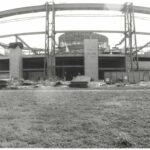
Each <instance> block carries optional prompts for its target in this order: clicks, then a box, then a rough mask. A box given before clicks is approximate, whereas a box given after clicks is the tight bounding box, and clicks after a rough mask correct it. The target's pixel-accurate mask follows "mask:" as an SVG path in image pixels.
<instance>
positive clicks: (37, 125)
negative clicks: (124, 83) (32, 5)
mask: <svg viewBox="0 0 150 150" xmlns="http://www.w3.org/2000/svg"><path fill="white" fill-rule="evenodd" d="M149 93H150V91H147V92H146V91H145V92H136V91H133V92H131V91H130V92H127V91H126V92H124V91H120V92H113V91H107V92H105V91H94V90H93V91H80V90H76V91H67V90H62V91H48V90H24V91H23V90H12V91H10V90H1V91H0V147H14V148H16V147H51V148H64V147H65V148H68V147H69V148H71V147H72V148H86V147H89V148H90V147H92V148H104V147H111V148H114V147H137V148H140V147H150V94H149Z"/></svg>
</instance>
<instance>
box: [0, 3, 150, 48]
mask: <svg viewBox="0 0 150 150" xmlns="http://www.w3.org/2000/svg"><path fill="white" fill-rule="evenodd" d="M49 2H51V1H49ZM54 2H55V3H114V4H124V3H125V2H133V4H134V5H136V6H145V7H150V1H149V0H128V1H127V0H82V1H81V0H54ZM45 3H46V0H0V11H3V10H8V9H13V8H18V7H26V6H33V5H43V4H45ZM62 13H63V14H67V15H70V14H78V13H80V14H94V15H95V14H99V15H100V16H101V17H81V16H80V17H73V18H72V17H62V16H61V15H62ZM112 15H114V16H116V17H112ZM119 15H122V14H121V13H120V12H108V11H107V12H105V11H98V12H97V11H92V12H91V11H89V12H87V11H82V12H73V11H69V12H61V13H60V12H57V13H56V30H103V29H104V30H122V31H123V30H124V20H123V17H119ZM44 16H45V13H36V14H27V15H18V16H14V17H7V18H4V19H0V35H4V34H13V33H22V32H34V31H44V30H45V18H44ZM102 16H103V17H102ZM105 16H107V17H105ZM28 17H33V18H34V19H32V20H25V19H24V20H23V21H17V22H9V20H10V19H16V18H19V19H20V18H28ZM37 17H39V18H38V19H37ZM138 17H139V18H138ZM143 17H146V19H145V20H143V19H142V18H143ZM6 21H7V23H6ZM135 21H136V30H137V31H143V32H146V31H147V32H150V28H149V27H150V16H148V15H144V16H143V15H137V18H136V20H135ZM8 22H9V23H8ZM103 35H106V36H108V38H109V44H110V46H111V47H113V46H114V45H115V44H117V43H119V42H120V40H121V39H122V38H123V35H122V34H103ZM58 36H59V35H57V36H56V40H57V41H58ZM21 38H22V39H23V40H24V41H25V42H27V43H28V44H29V45H30V46H31V47H41V48H44V36H41V35H39V36H37V35H36V36H22V37H21ZM14 41H15V38H4V39H0V42H5V43H7V44H8V43H10V42H14ZM137 41H138V46H141V45H143V44H145V43H147V42H148V41H150V37H149V36H137Z"/></svg>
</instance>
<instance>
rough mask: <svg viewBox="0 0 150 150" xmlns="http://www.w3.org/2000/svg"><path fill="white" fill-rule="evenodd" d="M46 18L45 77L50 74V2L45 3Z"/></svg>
mask: <svg viewBox="0 0 150 150" xmlns="http://www.w3.org/2000/svg"><path fill="white" fill-rule="evenodd" d="M45 8H46V20H45V23H46V24H45V58H44V77H45V78H46V77H47V74H48V59H49V4H48V2H47V3H46V4H45Z"/></svg>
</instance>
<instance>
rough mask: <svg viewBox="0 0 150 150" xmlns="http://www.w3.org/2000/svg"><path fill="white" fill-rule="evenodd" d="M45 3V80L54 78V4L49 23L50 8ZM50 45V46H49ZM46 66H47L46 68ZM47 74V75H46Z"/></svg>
mask: <svg viewBox="0 0 150 150" xmlns="http://www.w3.org/2000/svg"><path fill="white" fill-rule="evenodd" d="M49 6H50V5H49V3H46V31H45V62H44V68H47V70H46V69H45V76H47V78H53V77H55V4H54V3H52V5H51V6H52V7H51V8H52V9H51V23H50V22H49V21H50V19H49V15H50V11H49V10H50V7H49ZM50 44H51V45H50ZM46 64H47V66H46ZM46 73H47V74H46Z"/></svg>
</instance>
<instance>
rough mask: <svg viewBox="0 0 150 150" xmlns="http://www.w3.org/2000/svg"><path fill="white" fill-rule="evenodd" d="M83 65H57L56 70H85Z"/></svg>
mask: <svg viewBox="0 0 150 150" xmlns="http://www.w3.org/2000/svg"><path fill="white" fill-rule="evenodd" d="M83 67H84V66H83V65H63V66H58V65H56V68H83Z"/></svg>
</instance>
